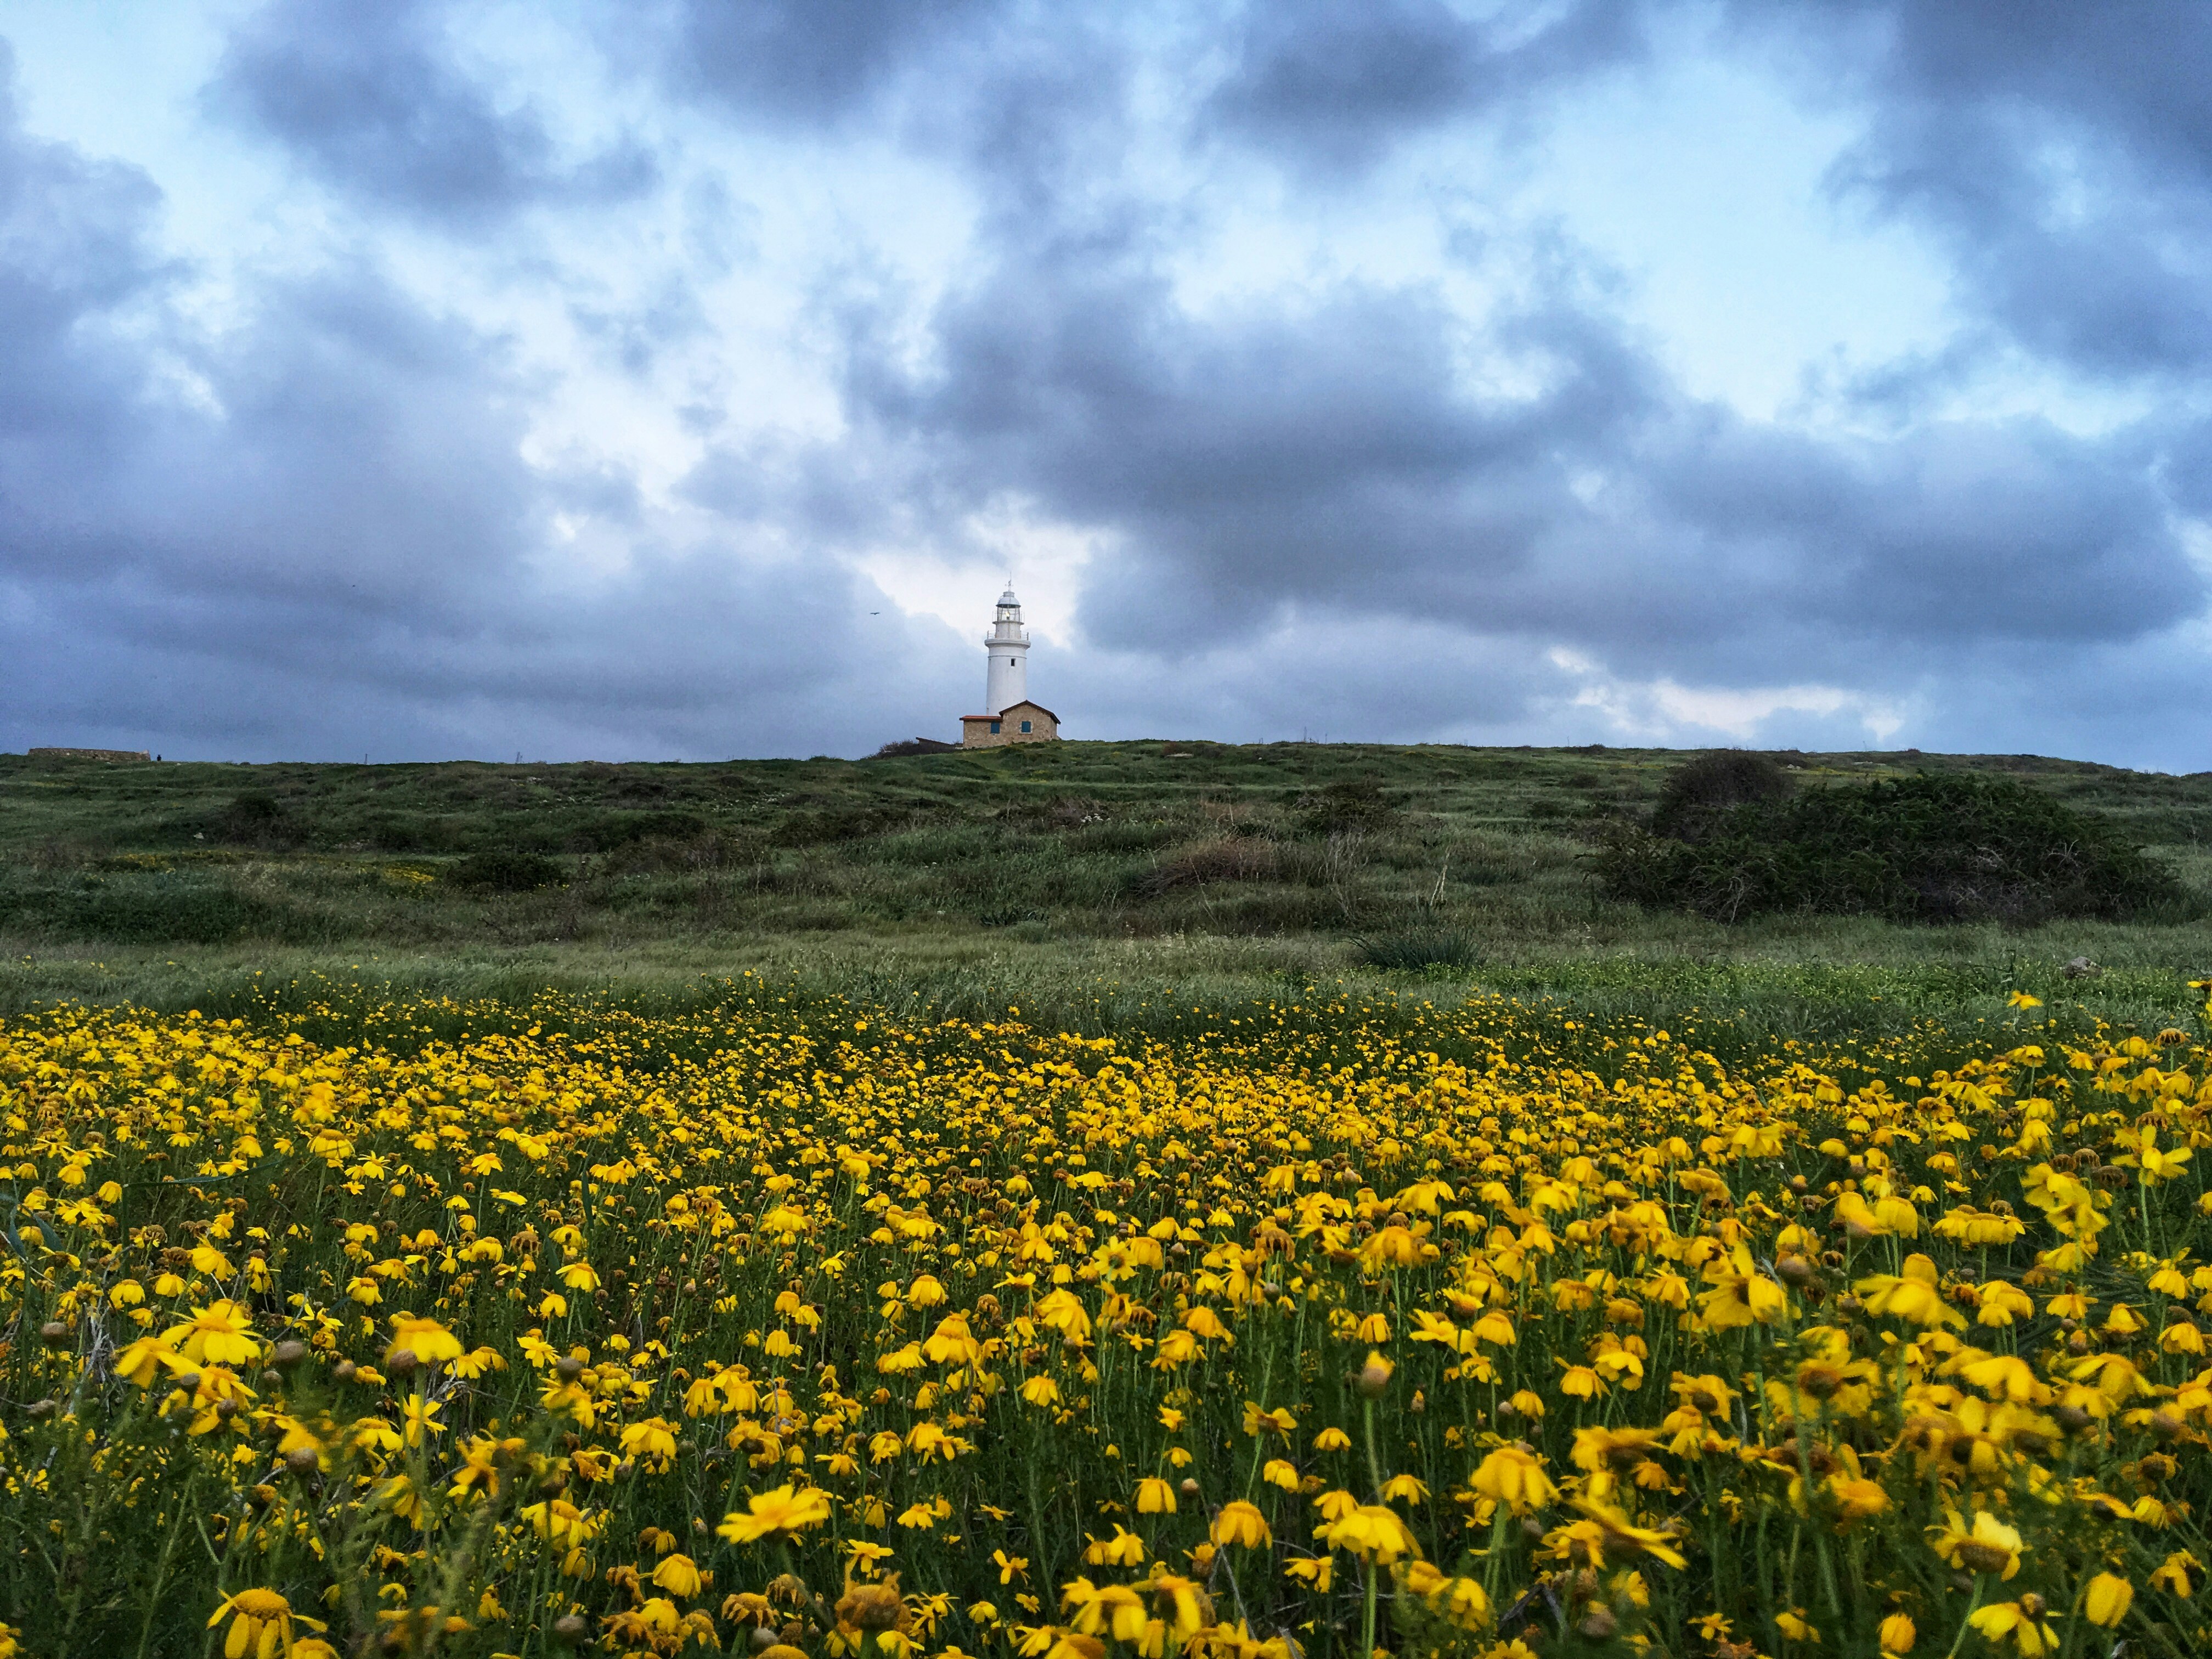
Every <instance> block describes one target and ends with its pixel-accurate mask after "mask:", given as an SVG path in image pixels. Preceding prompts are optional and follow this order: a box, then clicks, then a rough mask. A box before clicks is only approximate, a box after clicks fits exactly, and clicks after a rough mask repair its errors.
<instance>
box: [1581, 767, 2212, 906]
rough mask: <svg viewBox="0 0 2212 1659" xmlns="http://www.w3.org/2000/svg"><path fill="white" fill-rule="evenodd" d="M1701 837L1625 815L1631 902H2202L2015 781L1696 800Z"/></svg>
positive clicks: (1604, 869) (2108, 832)
mask: <svg viewBox="0 0 2212 1659" xmlns="http://www.w3.org/2000/svg"><path fill="white" fill-rule="evenodd" d="M1686 829H1688V831H1689V835H1688V836H1677V835H1665V834H1659V833H1655V832H1652V831H1647V830H1643V829H1636V828H1634V827H1632V826H1628V825H1623V826H1621V827H1620V828H1619V829H1616V830H1615V831H1614V832H1613V834H1612V836H1610V837H1609V839H1608V841H1607V844H1606V846H1605V847H1604V848H1603V850H1602V851H1601V854H1599V859H1598V873H1599V878H1600V880H1601V882H1602V884H1603V885H1604V887H1605V889H1606V890H1607V892H1608V893H1609V894H1611V895H1612V896H1613V897H1615V898H1621V899H1629V900H1633V901H1634V902H1638V903H1640V904H1645V905H1651V906H1656V907H1665V908H1680V909H1688V910H1694V911H1697V912H1699V914H1701V915H1707V916H1711V917H1712V918H1714V919H1715V920H1717V921H1737V920H1740V919H1741V918H1743V917H1746V916H1750V915H1757V914H1759V913H1761V912H1773V911H1806V912H1826V913H1832V914H1839V915H1853V914H1857V915H1884V916H1888V917H1891V918H1893V919H1894V920H1897V921H1923V922H1943V921H2003V922H2010V923H2018V924H2030V923H2034V922H2038V921H2048V920H2051V919H2054V918H2057V917H2061V916H2080V917H2100V918H2105V919H2109V920H2122V919H2125V918H2129V917H2136V916H2142V915H2153V914H2160V913H2164V914H2166V915H2172V916H2176V917H2178V916H2179V914H2180V913H2181V912H2182V911H2184V910H2185V909H2187V908H2189V907H2190V906H2191V902H2192V901H2191V899H2190V897H2189V896H2188V895H2187V893H2186V892H2185V890H2183V889H2182V888H2181V886H2180V885H2179V884H2178V883H2177V882H2176V881H2175V880H2174V878H2173V877H2172V875H2171V874H2170V873H2168V872H2166V870H2165V869H2164V868H2163V867H2161V866H2160V865H2159V864H2157V863H2156V862H2155V861H2154V860H2151V859H2149V858H2148V857H2146V856H2145V855H2144V854H2143V853H2142V849H2141V848H2137V847H2135V846H2133V845H2131V844H2130V843H2129V842H2126V841H2124V840H2123V839H2122V838H2121V836H2120V835H2119V833H2118V829H2117V828H2116V827H2115V826H2114V825H2113V824H2112V823H2110V821H2108V820H2106V819H2105V818H2102V817H2098V816H2096V815H2095V814H2093V813H2086V812H2081V811H2075V810H2074V809H2073V808H2071V807H2069V806H2066V805H2063V804H2062V803H2060V802H2058V801H2055V800H2053V799H2051V798H2050V797H2049V796H2048V795H2045V794H2044V793H2040V792H2039V791H2037V790H2035V789H2033V788H2031V787H2028V786H2027V785H2025V784H2021V783H2019V782H2016V781H2013V780H2010V779H2004V778H1988V777H1976V776H1972V775H1960V774H1952V775H1929V774H1923V775H1918V776H1915V777H1910V778H1904V779H1899V780H1897V781H1887V782H1879V783H1875V784H1871V785H1866V786H1856V787H1841V788H1832V789H1820V790H1809V791H1806V792H1804V793H1800V794H1796V795H1793V796H1790V797H1787V798H1784V799H1749V800H1743V801H1740V802H1738V803H1736V804H1735V805H1729V806H1722V807H1711V808H1705V809H1702V810H1699V811H1696V812H1695V813H1694V814H1693V815H1692V818H1691V821H1690V823H1688V824H1687V825H1686Z"/></svg>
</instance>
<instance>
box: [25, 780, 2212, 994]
mask: <svg viewBox="0 0 2212 1659" xmlns="http://www.w3.org/2000/svg"><path fill="white" fill-rule="evenodd" d="M1682 758H1683V757H1682V756H1681V755H1680V753H1679V752H1676V751H1669V750H1624V749H1608V748H1602V747H1594V748H1589V749H1579V750H1537V749H1466V748H1454V747H1445V746H1429V745H1421V746H1413V747H1382V746H1375V745H1356V744H1258V745H1243V746H1229V745H1215V744H1196V743H1194V744H1170V743H1159V742H1147V743H1062V744H1041V745H1037V746H1035V747H1030V748H1010V749H1003V750H987V751H981V752H978V753H952V754H943V755H929V756H915V757H902V758H896V759H877V760H866V761H858V762H853V761H842V760H833V759H829V758H817V759H814V760H808V761H797V760H781V761H740V762H730V763H721V764H622V765H613V764H599V763H579V764H573V765H526V766H501V765H488V764H482V763H450V764H441V765H398V766H350V765H304V764H302V765H274V766H243V765H237V766H232V765H219V764H161V763H150V764H140V765H132V764H112V763H100V762H88V761H72V760H46V759H40V760H35V761H34V760H30V759H27V758H24V757H0V944H4V945H5V947H6V949H7V951H8V952H9V957H10V959H11V963H12V965H11V967H10V968H9V969H8V970H7V973H6V974H5V975H0V1006H4V1004H5V1003H6V1002H12V1003H15V1004H16V1005H18V1006H20V1005H21V1003H23V1002H26V1001H29V1000H38V999H40V998H41V997H46V996H52V995H55V994H84V995H113V994H128V995H135V996H140V997H143V998H146V999H148V1000H156V1001H174V1000H178V999H179V998H184V997H195V998H197V997H204V995H206V994H207V992H208V987H209V986H210V984H212V983H214V982H216V981H218V980H225V979H226V976H228V979H229V980H235V979H236V978H237V977H238V976H239V975H250V974H251V973H252V970H253V969H254V968H256V967H258V968H259V969H262V970H263V971H264V973H270V972H274V973H277V974H286V973H296V972H298V971H300V970H301V969H302V968H303V966H307V967H315V968H320V969H325V970H326V971H333V972H337V973H341V974H344V973H351V972H353V971H354V970H355V969H354V964H356V963H363V962H368V963H374V964H376V966H375V967H374V969H373V970H374V971H378V972H382V973H386V974H387V975H400V976H403V977H405V976H412V977H413V978H414V979H415V980H416V981H420V982H422V983H426V984H432V985H435V984H441V983H447V982H451V983H453V984H455V985H457V986H458V985H464V984H465V983H469V982H473V981H471V978H470V976H471V975H475V976H476V978H477V979H478V980H480V979H482V978H483V976H484V975H497V974H520V975H524V976H525V977H528V976H531V975H535V976H536V979H537V980H538V981H539V982H544V981H549V980H550V981H558V982H578V981H584V982H599V981H605V980H608V979H610V978H611V979H613V980H617V981H636V982H653V983H660V984H673V983H676V982H678V981H685V980H690V979H694V978H696V976H697V975H702V974H705V975H714V974H720V973H726V972H731V971H736V970H738V969H741V968H742V967H744V966H788V965H791V964H793V963H804V964H811V965H812V966H813V967H814V968H815V969H822V970H824V971H828V970H834V971H835V972H836V973H838V974H842V975H848V976H849V975H862V976H867V975H875V976H878V977H881V978H882V979H883V980H884V983H886V984H890V983H893V982H911V983H913V984H915V985H918V986H921V985H935V986H937V987H939V988H942V985H943V983H944V981H945V978H946V976H947V975H951V976H952V977H954V978H956V979H957V978H960V977H961V976H963V975H964V976H966V977H965V979H964V980H963V981H962V982H963V983H965V982H970V981H972V983H973V984H974V986H975V987H978V988H977V989H976V991H975V994H976V995H979V996H981V995H983V994H985V992H984V990H983V989H982V988H981V987H985V986H986V985H989V986H993V987H1002V986H1003V985H1004V984H1005V983H1006V982H1007V980H1008V975H1015V976H1016V977H1017V978H1018V976H1019V975H1021V974H1022V973H1030V972H1046V976H1047V977H1048V978H1051V979H1052V980H1053V981H1054V983H1055V984H1057V985H1060V987H1062V990H1063V991H1064V992H1065V991H1066V990H1067V987H1078V988H1079V987H1080V986H1082V985H1084V984H1094V983H1095V984H1106V983H1109V982H1110V983H1111V985H1112V986H1113V987H1114V989H1113V992H1112V995H1113V996H1115V997H1126V996H1127V995H1128V994H1130V987H1132V986H1155V987H1166V986H1171V985H1178V984H1182V985H1187V984H1191V983H1196V982H1200V981H1207V980H1208V976H1209V975H1210V976H1212V977H1213V978H1214V979H1217V980H1219V979H1223V978H1224V976H1225V979H1226V981H1235V982H1237V984H1238V985H1241V986H1243V987H1245V988H1247V989H1249V988H1250V986H1251V984H1252V983H1253V982H1255V981H1257V982H1259V983H1261V984H1262V985H1264V983H1265V982H1267V981H1269V980H1271V979H1272V980H1274V981H1304V980H1310V979H1315V978H1319V977H1325V976H1333V975H1347V974H1349V975H1354V976H1355V977H1356V976H1357V975H1358V974H1359V973H1360V972H1362V971H1364V969H1363V964H1372V963H1377V962H1380V963H1385V964H1387V963H1391V962H1394V961H1414V962H1418V961H1419V960H1420V959H1421V958H1422V957H1443V958H1445V959H1446V962H1445V964H1444V967H1443V969H1438V970H1437V971H1440V972H1445V973H1447V974H1448V975H1449V974H1450V973H1456V974H1458V975H1461V976H1466V975H1476V976H1480V978H1481V979H1482V980H1483V981H1484V982H1486V983H1490V984H1493V985H1501V986H1502V985H1506V984H1510V983H1511V984H1519V985H1522V986H1523V987H1545V988H1558V987H1566V988H1569V989H1572V988H1574V987H1583V988H1584V989H1585V990H1588V991H1593V992H1594V991H1595V990H1601V989H1602V988H1603V987H1606V986H1607V985H1611V984H1619V985H1620V986H1624V987H1647V988H1648V987H1650V985H1652V984H1654V983H1658V982H1662V981H1663V982H1667V983H1672V984H1675V985H1677V986H1678V987H1685V988H1684V990H1683V994H1699V990H1698V987H1700V986H1703V987H1706V991H1707V992H1710V993H1711V994H1716V995H1719V996H1726V995H1729V994H1732V993H1740V992H1741V991H1742V988H1743V987H1744V986H1745V985H1746V984H1747V983H1748V982H1750V981H1759V980H1761V978H1762V976H1764V978H1765V979H1768V980H1771V979H1774V978H1775V977H1776V976H1777V975H1779V976H1781V977H1782V978H1784V979H1790V977H1791V976H1792V975H1796V976H1797V977H1799V978H1802V975H1806V974H1808V973H1810V974H1816V975H1817V974H1833V973H1846V974H1863V973H1864V972H1866V971H1868V970H1869V969H1878V970H1880V972H1881V973H1882V974H1886V975H1890V976H1891V979H1890V980H1884V981H1882V983H1884V984H1888V983H1890V982H1891V980H1893V981H1895V983H1896V985H1898V986H1904V987H1909V986H1910V985H1911V984H1914V983H1920V982H1923V981H1925V982H1926V983H1928V984H1934V983H1936V982H1937V981H1941V982H1942V983H1943V984H1948V985H1954V986H1960V987H1969V988H1970V989H1971V990H1972V994H1975V995H1980V994H1984V993H1986V992H1987V991H1988V990H1989V989H1990V987H1994V986H1997V985H1999V984H2001V983H2019V982H2027V981H2034V982H2038V983H2044V982H2049V983H2051V984H2056V983H2057V981H2055V979H2053V978H2052V975H2055V973H2056V969H2057V964H2058V963H2061V962H2063V961H2064V960H2065V959H2067V958H2068V957H2073V956H2075V955H2077V954H2083V953H2086V954H2088V955H2090V956H2092V957H2096V958H2097V959H2098V960H2099V961H2100V962H2101V963H2105V964H2106V967H2107V969H2109V970H2110V972H2109V973H2108V975H2107V976H2106V981H2105V982H2104V984H2103V986H2102V987H2100V990H2101V994H2103V995H2105V996H2106V997H2107V998H2115V997H2117V998H2121V999H2122V1000H2125V999H2126V998H2128V997H2134V998H2136V1000H2141V998H2142V997H2147V996H2148V997H2157V998H2162V997H2163V996H2164V993H2163V991H2161V990H2160V988H2159V987H2163V986H2165V985H2166V984H2167V983H2168V982H2170V981H2174V978H2175V975H2179V974H2183V973H2187V972H2192V971H2198V970H2202V969H2204V968H2205V967H2207V966H2208V965H2212V964H2208V963H2206V962H2205V961H2204V960H2203V957H2204V954H2205V952H2204V949H2203V944H2202V934H2203V930H2202V929H2201V928H2198V927H2186V926H2170V927H2142V926H2133V927H2130V926H2121V925H2116V924H2103V923H2100V924H2080V923H2073V924H2064V925H2052V926H2050V927H2040V928H2033V929H2026V930H2015V931H1999V930H1995V929H1990V928H1926V927H1904V926H1900V925H1897V924H1893V923H1887V922H1881V921H1873V920H1866V919H1857V918H1853V919H1838V918H1819V917H1812V918H1808V917H1798V916H1783V917H1768V918H1765V919H1762V920H1759V921H1754V922H1752V923H1748V924H1744V925H1739V926H1736V927H1721V926H1719V925H1717V924H1715V923H1712V922H1709V921H1700V920H1699V919H1697V918H1695V917H1692V916H1687V915H1678V914H1672V913H1664V912H1647V911H1645V910H1643V909H1640V908H1637V907H1635V906H1632V905H1627V904H1621V903H1616V902H1609V901H1607V900H1606V899H1605V898H1603V897H1602V896H1600V895H1599V894H1598V892H1597V891H1596V890H1595V884H1594V883H1593V881H1592V879H1591V875H1590V865H1591V854H1592V852H1593V849H1594V847H1595V842H1596V840H1597V839H1598V837H1599V836H1601V833H1602V831H1603V827H1604V825H1605V824H1606V823H1607V820H1609V819H1613V820H1617V819H1619V818H1621V817H1638V816H1639V815H1641V814H1643V813H1644V812H1645V811H1647V810H1648V808H1649V806H1650V803H1651V802H1652V801H1653V800H1654V799H1656V797H1657V794H1658V792H1659V789H1660V787H1661V785H1662V781H1663V780H1664V779H1665V777H1666V776H1667V775H1668V772H1669V771H1670V770H1671V769H1673V768H1674V767H1675V766H1676V765H1678V764H1680V762H1681V760H1682ZM1779 758H1780V759H1782V760H1783V761H1784V763H1785V764H1786V765H1787V766H1788V767H1790V769H1791V773H1792V775H1793V778H1794V779H1795V780H1796V781H1797V783H1798V786H1799V787H1818V786H1820V785H1821V784H1823V783H1826V782H1832V781H1839V780H1860V779H1868V778H1874V777H1881V776H1899V775H1906V774H1909V773H1911V772H1913V771H1923V770H1924V771H1954V770H1971V771H1977V772H1984V773H1992V772H1993V773H2002V774H2004V775H2010V776H2014V777H2017V778H2019V779H2021V780H2023V781H2027V782H2028V783H2029V784H2031V785H2033V787H2036V788H2038V789H2040V790H2045V791H2048V792H2050V793H2051V794H2052V795H2054V796H2055V797H2057V798H2058V799H2063V800H2064V801H2066V802H2067V803H2069V805H2075V806H2078V807H2085V808H2089V809H2093V810H2095V811H2099V812H2102V813H2105V814H2108V815H2111V816H2112V817H2114V818H2116V819H2117V820H2118V821H2119V822H2120V823H2122V824H2123V825H2124V827H2125V829H2126V830H2127V832H2128V834H2129V835H2130V837H2131V838H2132V839H2134V840H2136V841H2138V842H2141V843H2142V844H2144V845H2145V846H2147V847H2148V848H2151V849H2152V850H2153V851H2154V853H2155V854H2156V855H2157V856H2158V857H2159V858H2160V860H2161V861H2162V862H2164V863H2166V865H2167V866H2169V867H2171V868H2172V869H2173V870H2174V871H2175V872H2176V873H2177V874H2179V876H2180V877H2181V878H2182V879H2183V880H2184V881H2185V882H2186V883H2188V884H2190V885H2191V887H2193V888H2195V889H2197V890H2208V889H2212V775H2192V776H2189V777H2169V776H2162V775H2149V774H2142V773H2133V772H2128V771H2124V770H2121V769H2116V768H2111V767H2103V766H2096V765H2090V764H2086V763H2074V762H2065V761H2053V760H2044V759H2039V758H2034V757H1961V756H1934V755H1918V754H1911V753H1907V754H1834V755H1796V754H1790V755H1785V756H1782V757H1779ZM533 860H544V862H542V863H538V864H536V865H535V866H534V870H535V874H536V875H537V876H540V877H544V878H550V879H549V880H547V881H546V882H545V884H543V885H524V886H521V887H520V890H507V887H510V886H514V885H516V884H523V883H527V882H529V881H530V880H531V879H532V875H533ZM502 883H504V884H506V885H505V886H503V885H502ZM1453 959H1456V964H1457V965H1456V967H1454V966H1453ZM1047 970H1048V971H1047ZM361 971H362V972H363V973H367V972H369V971H372V969H370V968H368V967H364V968H362V969H361ZM1916 975H1917V976H1919V977H1918V979H1917V980H1916V978H1915V976H1916ZM1930 975H1933V976H1934V977H1933V978H1932V979H1930V978H1929V976H1930ZM1747 976H1748V977H1747ZM1793 982H1794V981H1793ZM1852 982H1853V983H1854V984H1857V983H1858V981H1852ZM2128 987H2134V988H2133V989H2130V988H2128ZM990 994H996V992H995V990H994V991H992V992H991V993H990ZM1864 994H1866V995H1879V994H1885V993H1882V992H1881V991H1878V990H1875V991H1867V992H1865V993H1864ZM1960 994H1961V995H1963V994H1966V993H1965V992H1964V991H1961V992H1960ZM2175 996H2176V999H2177V1000H2176V1006H2179V1000H2178V999H2179V992H2178V991H2177V992H2176V993H2175ZM1908 1000H1909V999H1908Z"/></svg>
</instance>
